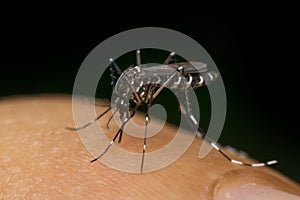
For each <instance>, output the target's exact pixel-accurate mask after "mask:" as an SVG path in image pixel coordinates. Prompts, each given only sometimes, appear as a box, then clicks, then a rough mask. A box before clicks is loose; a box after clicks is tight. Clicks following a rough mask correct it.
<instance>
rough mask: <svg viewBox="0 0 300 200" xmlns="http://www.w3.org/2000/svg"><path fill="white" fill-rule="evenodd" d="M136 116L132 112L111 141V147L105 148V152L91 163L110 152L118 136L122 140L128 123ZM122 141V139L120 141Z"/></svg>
mask: <svg viewBox="0 0 300 200" xmlns="http://www.w3.org/2000/svg"><path fill="white" fill-rule="evenodd" d="M134 115H135V111H133V112H132V114H131V116H130V118H127V119H126V120H125V121H124V122H123V124H122V125H121V127H120V129H119V130H118V132H117V133H116V134H115V136H114V138H113V139H112V140H111V141H110V143H109V145H108V146H107V147H106V148H105V150H104V151H103V152H102V153H101V154H100V155H99V156H97V157H96V158H94V159H93V160H91V163H92V162H95V161H96V160H98V159H100V158H101V157H102V156H103V155H104V154H105V153H106V152H107V151H108V150H109V148H110V147H111V145H112V144H113V143H114V142H115V140H116V139H117V138H118V136H119V137H120V138H122V134H123V129H124V127H125V125H126V124H127V122H128V121H129V120H130V119H131V118H132V117H133V116H134ZM119 141H120V139H119Z"/></svg>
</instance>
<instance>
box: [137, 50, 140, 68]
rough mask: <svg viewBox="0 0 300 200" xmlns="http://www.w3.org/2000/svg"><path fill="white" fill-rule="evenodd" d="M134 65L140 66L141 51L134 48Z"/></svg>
mask: <svg viewBox="0 0 300 200" xmlns="http://www.w3.org/2000/svg"><path fill="white" fill-rule="evenodd" d="M136 65H137V66H140V65H141V51H140V50H136Z"/></svg>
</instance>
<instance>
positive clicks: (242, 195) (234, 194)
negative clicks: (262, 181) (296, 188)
mask: <svg viewBox="0 0 300 200" xmlns="http://www.w3.org/2000/svg"><path fill="white" fill-rule="evenodd" d="M214 199H215V200H227V199H228V200H240V199H243V200H253V199H255V200H266V199H272V200H287V199H289V200H300V196H297V195H294V194H291V193H287V192H283V191H280V190H276V189H273V188H271V187H268V186H264V185H258V184H256V183H246V184H243V185H240V186H229V187H226V189H225V188H224V189H220V190H219V192H218V193H217V194H216V195H215V198H214Z"/></svg>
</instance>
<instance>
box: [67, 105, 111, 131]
mask: <svg viewBox="0 0 300 200" xmlns="http://www.w3.org/2000/svg"><path fill="white" fill-rule="evenodd" d="M110 109H111V107H109V108H107V109H106V110H105V111H104V112H103V113H101V115H99V116H98V117H96V118H95V119H93V120H92V121H90V122H88V123H87V124H85V125H83V126H81V127H77V128H72V127H66V129H68V130H71V131H78V130H81V129H84V128H86V127H88V126H90V125H91V124H93V123H95V122H96V121H97V120H99V119H100V118H101V117H103V116H104V115H105V114H106V113H107V112H108V111H110Z"/></svg>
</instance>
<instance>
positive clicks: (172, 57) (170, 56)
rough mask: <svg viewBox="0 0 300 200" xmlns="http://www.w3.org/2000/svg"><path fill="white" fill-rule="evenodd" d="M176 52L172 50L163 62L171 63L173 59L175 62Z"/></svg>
mask: <svg viewBox="0 0 300 200" xmlns="http://www.w3.org/2000/svg"><path fill="white" fill-rule="evenodd" d="M175 55H176V53H175V52H171V53H170V54H169V56H168V57H167V58H166V60H165V61H164V62H163V64H164V65H166V64H169V63H170V62H171V61H173V62H174V60H175V59H174V58H175Z"/></svg>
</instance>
